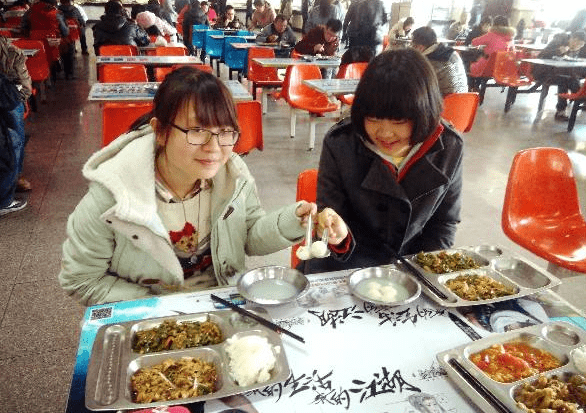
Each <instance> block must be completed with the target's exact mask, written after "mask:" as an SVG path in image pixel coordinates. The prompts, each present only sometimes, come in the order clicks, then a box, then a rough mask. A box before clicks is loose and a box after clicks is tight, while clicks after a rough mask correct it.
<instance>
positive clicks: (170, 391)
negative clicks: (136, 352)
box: [131, 357, 218, 403]
mask: <svg viewBox="0 0 586 413" xmlns="http://www.w3.org/2000/svg"><path fill="white" fill-rule="evenodd" d="M217 379H218V373H217V371H216V366H214V364H213V363H209V362H206V361H203V360H201V359H197V358H193V357H183V358H181V359H180V360H172V359H168V360H165V361H164V362H162V363H161V364H156V365H154V366H151V367H145V368H142V369H140V370H138V371H137V372H136V373H134V374H133V376H132V379H131V386H132V401H133V402H135V403H152V402H158V401H164V400H176V399H187V398H190V397H197V396H203V395H206V394H209V393H213V392H214V391H215V390H216V388H215V386H216V381H217Z"/></svg>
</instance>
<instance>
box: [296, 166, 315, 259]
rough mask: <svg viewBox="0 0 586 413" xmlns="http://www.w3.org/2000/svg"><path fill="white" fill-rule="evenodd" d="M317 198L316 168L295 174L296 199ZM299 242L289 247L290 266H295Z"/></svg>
mask: <svg viewBox="0 0 586 413" xmlns="http://www.w3.org/2000/svg"><path fill="white" fill-rule="evenodd" d="M316 198H317V169H306V170H305V171H302V172H301V173H300V174H299V175H298V176H297V194H296V197H295V199H296V200H297V201H307V202H315V200H316ZM300 246H301V243H299V244H295V245H293V247H292V248H291V268H297V265H299V258H297V250H298V249H299V247H300Z"/></svg>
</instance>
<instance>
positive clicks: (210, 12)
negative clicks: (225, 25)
mask: <svg viewBox="0 0 586 413" xmlns="http://www.w3.org/2000/svg"><path fill="white" fill-rule="evenodd" d="M200 7H201V10H202V11H203V13H204V14H205V15H206V16H207V18H208V21H209V22H210V24H216V20H217V18H218V15H217V14H216V11H215V10H214V9H212V8H211V7H210V4H209V3H208V2H207V1H202V2H201V3H200Z"/></svg>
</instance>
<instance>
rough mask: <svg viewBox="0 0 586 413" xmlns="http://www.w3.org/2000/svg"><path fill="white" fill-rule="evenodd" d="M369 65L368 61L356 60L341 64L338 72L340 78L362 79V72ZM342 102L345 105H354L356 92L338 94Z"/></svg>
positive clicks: (337, 75) (337, 76)
mask: <svg viewBox="0 0 586 413" xmlns="http://www.w3.org/2000/svg"><path fill="white" fill-rule="evenodd" d="M367 67H368V62H356V63H349V64H346V65H340V69H339V70H338V73H337V74H336V78H338V79H360V78H361V77H362V74H363V73H364V71H365V70H366V68H367ZM336 97H337V98H338V100H339V101H340V102H342V104H344V105H348V106H352V104H353V103H354V93H350V94H348V95H339V96H336Z"/></svg>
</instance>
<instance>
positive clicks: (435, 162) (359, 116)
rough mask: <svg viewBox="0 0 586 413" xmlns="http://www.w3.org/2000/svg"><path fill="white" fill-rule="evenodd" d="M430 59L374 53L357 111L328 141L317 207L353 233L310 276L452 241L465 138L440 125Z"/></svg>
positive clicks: (309, 269)
mask: <svg viewBox="0 0 586 413" xmlns="http://www.w3.org/2000/svg"><path fill="white" fill-rule="evenodd" d="M442 108H443V99H442V95H441V93H440V90H439V87H438V83H437V78H436V75H435V72H434V70H433V67H432V66H431V64H430V63H429V61H428V60H427V59H426V58H425V57H424V56H423V55H422V54H421V53H420V52H418V51H417V50H414V49H412V48H401V49H395V50H389V51H385V52H383V53H381V54H379V55H378V56H376V57H375V58H374V59H373V60H372V61H371V62H370V64H369V65H368V67H367V69H366V71H365V72H364V74H363V75H362V78H361V79H360V83H359V84H358V87H357V89H356V93H355V95H354V104H353V105H352V108H351V116H350V117H349V118H345V119H343V120H341V121H340V122H338V123H337V124H336V125H335V126H333V127H332V128H331V129H330V130H329V131H328V133H327V134H326V136H325V138H324V140H323V146H322V152H321V156H320V161H319V168H318V171H319V172H318V179H317V204H318V208H321V207H324V206H328V207H329V208H332V209H333V210H334V211H336V212H337V213H338V214H339V215H340V217H341V218H342V219H343V221H344V222H345V223H346V224H347V225H348V227H349V229H350V231H351V234H350V236H349V237H348V238H347V239H345V240H344V241H343V242H342V243H341V244H340V245H346V244H345V243H348V244H349V245H348V248H347V250H344V252H338V251H341V250H342V249H341V248H340V249H336V248H334V249H331V251H332V254H331V255H330V257H327V258H324V259H319V260H316V259H314V260H309V261H307V262H306V263H305V268H304V269H305V272H306V273H314V272H326V271H337V270H344V269H350V268H362V267H370V266H379V265H384V264H388V263H389V262H391V261H393V260H394V258H393V254H392V252H391V251H394V252H397V253H398V254H401V255H406V254H414V253H417V252H420V251H435V250H441V249H446V248H450V247H452V245H453V244H454V237H455V233H456V225H457V224H458V223H459V222H460V209H461V203H462V169H463V166H462V160H463V141H462V137H461V136H460V135H459V134H458V133H457V132H456V131H455V130H454V129H453V128H452V127H451V126H450V125H449V124H448V123H446V122H444V121H442V119H441V113H442Z"/></svg>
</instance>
